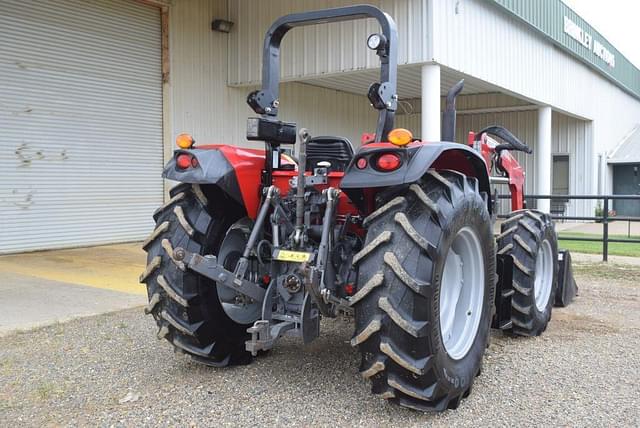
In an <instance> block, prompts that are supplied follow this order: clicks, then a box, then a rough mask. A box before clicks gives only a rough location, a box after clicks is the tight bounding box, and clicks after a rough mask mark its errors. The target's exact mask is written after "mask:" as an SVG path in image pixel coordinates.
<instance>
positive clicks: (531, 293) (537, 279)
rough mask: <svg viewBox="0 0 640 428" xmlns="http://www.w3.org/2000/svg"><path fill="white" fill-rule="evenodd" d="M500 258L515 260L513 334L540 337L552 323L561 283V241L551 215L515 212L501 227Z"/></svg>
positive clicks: (499, 237)
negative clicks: (554, 305)
mask: <svg viewBox="0 0 640 428" xmlns="http://www.w3.org/2000/svg"><path fill="white" fill-rule="evenodd" d="M500 231H501V233H500V235H498V239H497V241H498V249H499V250H498V254H506V255H511V256H512V257H513V291H514V293H513V296H512V297H511V323H512V327H511V330H507V332H508V333H510V334H512V335H517V336H539V335H540V334H542V332H543V331H545V330H546V328H547V325H548V324H549V320H550V319H551V309H552V307H553V302H554V300H555V295H556V288H557V282H558V279H557V278H558V241H557V235H556V231H555V228H554V225H553V221H552V220H551V217H550V216H549V215H548V214H544V213H542V212H540V211H534V210H519V211H514V212H512V213H511V214H510V215H509V217H508V218H507V219H506V220H505V221H504V223H502V225H501V226H500Z"/></svg>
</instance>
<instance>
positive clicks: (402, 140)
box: [140, 5, 569, 411]
mask: <svg viewBox="0 0 640 428" xmlns="http://www.w3.org/2000/svg"><path fill="white" fill-rule="evenodd" d="M362 18H375V19H376V20H377V21H378V22H379V24H380V27H381V32H380V33H379V34H378V33H376V34H372V35H371V36H369V38H368V40H367V45H368V47H369V48H370V49H373V50H374V51H375V52H376V53H377V55H378V56H379V58H380V61H381V79H380V82H376V83H373V84H372V85H371V86H370V88H369V91H368V94H367V96H368V98H369V100H370V102H371V104H372V106H373V107H374V108H375V109H377V110H378V111H379V117H378V123H377V128H376V131H375V134H369V135H368V136H367V135H365V137H364V138H363V140H364V141H363V144H362V146H361V147H360V148H359V149H358V150H357V151H355V150H354V148H353V146H352V145H351V143H350V142H349V141H348V140H347V139H345V138H341V137H315V138H312V137H311V136H310V134H309V132H308V131H307V130H305V129H301V130H300V132H297V129H296V124H294V123H287V122H282V121H279V120H277V119H276V117H277V115H278V106H279V99H278V85H279V67H280V57H279V56H280V42H281V40H282V38H283V37H284V35H285V34H286V33H287V32H288V31H289V30H290V29H292V28H294V27H298V26H303V25H311V24H320V23H325V22H329V21H342V20H349V19H362ZM263 61H264V62H263V74H262V79H263V82H262V89H261V90H258V91H255V92H252V93H251V94H249V96H248V99H247V102H248V104H249V106H250V107H251V108H252V109H253V110H254V111H255V112H256V113H257V114H258V115H259V117H252V118H249V119H248V123H247V139H249V140H258V141H263V142H264V143H265V149H264V150H253V149H245V148H240V147H234V146H229V145H198V146H195V145H194V140H193V139H192V138H191V137H190V136H189V135H186V134H182V135H180V136H179V137H178V139H177V145H178V146H179V149H178V150H176V151H175V153H174V156H173V159H172V160H170V161H169V163H168V164H167V166H166V167H165V170H164V173H163V176H164V177H165V178H168V179H171V180H174V181H178V182H181V183H182V184H179V185H178V186H176V187H174V188H173V190H171V194H170V195H171V198H170V199H169V201H168V202H167V203H166V204H165V205H164V206H162V207H161V208H159V209H158V210H157V211H156V212H155V214H154V219H155V221H156V228H155V230H154V231H153V232H152V233H151V236H149V238H148V239H147V240H146V241H145V243H144V249H145V250H146V251H147V253H148V264H147V267H146V269H145V271H144V272H143V274H142V275H141V279H140V280H141V282H144V283H146V286H147V289H148V295H149V305H148V306H147V308H146V312H147V313H150V314H152V315H153V317H154V318H155V320H156V322H157V325H158V327H159V331H158V337H160V338H165V339H167V340H168V341H169V342H170V343H172V344H173V346H174V347H175V348H176V349H178V350H180V351H182V352H184V353H186V354H189V355H190V356H191V357H192V358H193V359H195V360H197V361H200V362H202V363H204V364H207V365H210V366H215V367H223V366H228V365H234V364H246V363H249V362H250V361H251V360H252V359H253V358H254V357H255V356H257V355H258V354H260V353H261V352H262V351H267V350H269V349H270V348H272V347H273V346H274V345H275V343H276V342H277V340H278V339H279V338H280V337H282V336H283V335H288V336H295V337H299V338H300V339H301V340H302V342H303V343H309V342H311V341H312V340H314V339H315V338H316V337H318V335H319V332H320V320H321V319H322V317H336V316H338V315H339V314H346V315H353V316H354V318H355V333H354V335H353V339H352V340H351V344H352V345H353V346H356V347H357V348H358V350H359V351H360V353H361V356H362V362H361V365H360V373H361V374H362V376H363V377H364V378H365V379H369V380H370V381H371V384H372V391H373V393H374V394H379V395H381V396H382V397H383V398H385V399H388V400H390V401H393V402H395V403H398V404H400V405H402V406H406V407H411V408H414V409H418V410H423V411H442V410H445V409H447V408H455V407H457V406H458V404H459V403H460V401H461V399H462V398H464V397H466V396H467V395H468V394H469V392H470V391H471V385H472V383H473V380H474V378H475V376H477V375H478V374H479V373H480V369H481V365H482V357H483V354H484V352H485V349H486V347H487V341H488V340H489V331H490V328H491V327H494V328H498V329H501V330H503V331H505V332H507V333H509V334H513V335H522V336H536V335H539V334H541V333H542V332H543V331H544V330H545V328H546V327H547V324H548V322H549V319H550V317H551V309H552V305H553V303H554V299H555V296H556V288H557V282H558V272H559V262H558V249H557V238H556V233H555V230H554V225H553V223H552V221H551V218H550V217H549V215H547V214H545V213H542V212H539V211H534V210H528V209H525V208H524V200H523V185H524V174H523V171H522V168H521V167H520V166H519V165H518V162H517V161H516V160H515V158H514V157H513V156H512V155H511V154H510V151H513V150H521V151H525V152H527V153H530V152H531V150H530V149H529V148H528V147H527V146H526V145H525V144H523V143H522V142H520V141H519V140H518V139H517V138H516V137H515V136H513V135H512V134H511V133H510V132H509V131H507V130H506V129H504V128H501V127H495V126H494V127H489V128H486V129H484V130H482V131H480V132H477V133H470V134H469V141H468V144H459V143H455V142H453V141H455V138H454V137H455V136H454V130H455V115H456V112H455V98H456V96H457V94H458V93H459V92H460V91H461V90H462V82H460V83H458V84H457V85H456V86H455V87H454V88H452V89H451V91H449V94H448V96H447V104H446V111H445V113H444V117H443V124H442V125H443V126H442V128H443V140H444V141H443V142H427V141H418V140H415V139H414V138H413V137H412V135H411V133H410V132H409V131H407V130H405V129H394V127H393V123H394V114H395V111H396V107H397V103H398V97H397V95H396V78H397V33H396V26H395V23H394V21H393V19H392V18H391V17H390V16H389V15H387V14H386V13H384V12H382V11H381V10H379V9H377V8H375V7H373V6H368V5H360V6H350V7H344V8H337V9H328V10H320V11H313V12H306V13H296V14H292V15H287V16H284V17H282V18H279V19H278V20H277V21H276V22H275V23H274V24H273V25H272V26H271V28H270V29H269V30H268V32H267V34H266V38H265V41H264V58H263ZM490 135H493V136H494V137H497V138H499V139H500V140H501V142H500V143H498V142H497V141H496V140H494V139H492V138H491V137H490ZM298 137H299V144H298V146H297V151H296V154H295V156H294V155H293V154H288V153H291V150H290V149H285V148H284V147H286V146H289V147H293V146H294V145H295V143H296V141H297V140H298ZM367 139H368V140H369V141H367ZM492 182H500V183H507V184H508V185H509V187H510V190H511V195H512V206H513V212H512V213H511V215H510V216H509V217H508V218H507V219H506V221H504V223H502V232H501V233H500V234H499V235H498V236H497V237H494V233H493V227H494V220H495V218H496V203H497V197H496V196H495V194H494V193H495V192H494V193H492V191H491V183H492ZM562 264H563V265H564V266H568V265H569V262H568V253H565V258H564V261H563V263H562ZM565 270H567V269H563V272H564V271H565Z"/></svg>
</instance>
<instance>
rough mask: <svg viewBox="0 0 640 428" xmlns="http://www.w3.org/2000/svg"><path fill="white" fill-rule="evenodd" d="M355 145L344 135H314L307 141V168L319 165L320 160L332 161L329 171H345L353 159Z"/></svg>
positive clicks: (308, 169) (310, 169) (311, 168)
mask: <svg viewBox="0 0 640 428" xmlns="http://www.w3.org/2000/svg"><path fill="white" fill-rule="evenodd" d="M353 153H354V150H353V145H352V144H351V141H349V140H347V139H346V138H344V137H314V138H312V139H310V140H309V141H308V142H307V165H306V170H307V171H312V170H313V169H314V168H317V167H318V162H322V161H328V162H331V167H329V171H330V172H331V171H344V170H345V169H346V168H347V165H349V162H351V159H353Z"/></svg>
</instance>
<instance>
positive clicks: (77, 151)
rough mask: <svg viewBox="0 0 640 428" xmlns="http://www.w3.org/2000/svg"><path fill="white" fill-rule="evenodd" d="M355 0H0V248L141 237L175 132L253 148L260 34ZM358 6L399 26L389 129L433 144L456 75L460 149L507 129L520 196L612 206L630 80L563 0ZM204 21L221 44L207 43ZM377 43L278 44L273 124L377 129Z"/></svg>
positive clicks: (351, 38) (302, 38)
mask: <svg viewBox="0 0 640 428" xmlns="http://www.w3.org/2000/svg"><path fill="white" fill-rule="evenodd" d="M361 2H362V0H359V1H353V0H325V1H316V0H268V1H267V0H94V1H92V2H85V1H82V0H56V1H54V0H42V1H35V0H28V1H19V0H2V1H1V2H0V22H3V23H4V24H5V25H2V26H0V130H2V132H1V133H0V160H1V161H2V168H1V169H0V252H2V253H5V252H15V251H24V250H34V249H45V248H57V247H65V246H81V245H88V244H98V243H108V242H118V241H127V240H137V239H141V238H143V237H144V236H145V234H146V233H147V232H148V230H150V229H151V227H152V225H151V220H150V214H151V213H152V212H153V210H154V209H155V207H156V206H157V205H159V204H160V203H161V201H162V198H163V188H162V186H163V184H162V179H161V178H160V172H161V169H162V164H163V159H167V158H168V156H170V155H171V152H172V150H173V147H174V143H173V141H174V138H175V136H176V135H177V134H179V133H181V132H189V133H191V134H192V135H194V137H195V139H196V140H197V141H198V142H215V143H229V144H239V145H246V146H250V145H251V144H250V143H249V142H247V141H246V140H245V138H244V133H245V120H246V117H247V116H248V115H250V114H251V113H252V112H251V110H250V109H249V108H248V106H247V105H246V103H245V98H246V94H247V93H248V92H249V91H250V90H251V89H252V88H254V87H256V85H257V84H258V83H259V81H260V76H261V75H260V73H261V69H260V63H261V46H262V37H263V35H264V32H265V31H266V29H267V28H268V26H269V25H270V23H271V22H272V21H273V20H274V19H275V18H277V17H278V16H280V15H284V14H287V13H291V12H297V11H302V10H311V9H317V8H324V7H334V6H342V5H348V4H356V3H361ZM368 3H372V4H374V5H376V6H379V7H381V8H382V9H383V10H385V11H387V12H388V13H389V14H391V15H392V16H393V17H394V19H395V20H396V22H397V24H398V29H399V33H400V34H399V39H400V40H399V41H400V51H399V59H400V64H401V65H400V70H399V81H398V87H399V89H398V92H399V94H398V95H399V97H400V100H401V101H402V102H401V103H400V104H401V109H400V111H399V112H398V115H397V120H396V124H397V126H402V127H406V128H408V129H410V130H412V131H413V133H414V135H416V136H420V137H422V138H423V139H426V140H439V138H440V111H441V109H442V99H441V97H442V95H443V94H444V93H445V92H446V90H447V89H448V88H449V86H451V85H453V84H454V83H455V82H456V81H457V80H459V79H461V78H464V79H465V90H464V92H463V95H462V96H461V97H460V99H459V102H458V107H459V113H460V116H459V118H458V124H457V136H458V140H459V141H460V142H463V141H464V139H465V138H466V133H467V132H468V131H470V130H478V129H479V128H481V127H483V126H485V125H488V124H499V125H504V126H507V127H508V128H510V129H511V130H512V131H513V132H514V133H515V134H516V135H518V136H520V137H521V138H522V139H523V140H524V141H525V142H527V143H528V144H529V145H531V146H532V147H533V149H534V154H533V155H520V154H518V157H519V158H520V160H521V161H522V162H523V163H524V164H525V165H526V170H527V173H528V185H527V192H536V193H551V192H555V193H565V192H569V193H574V194H588V193H598V192H600V193H606V192H611V191H613V190H615V189H616V185H615V184H614V182H615V181H616V174H618V175H617V176H618V177H621V176H622V175H624V174H631V176H633V174H634V171H636V172H637V169H638V168H637V166H638V165H640V159H638V158H637V156H636V157H633V158H625V159H627V160H628V162H627V161H620V156H621V153H627V152H632V153H638V151H639V150H640V142H637V141H640V137H639V135H640V134H639V133H638V131H637V129H638V128H637V127H638V124H639V123H640V71H639V70H638V69H637V68H635V67H634V66H633V65H632V64H631V63H630V62H629V61H628V60H627V59H626V58H625V57H624V56H623V55H622V54H621V53H620V52H619V51H617V50H616V48H615V47H614V46H612V45H611V44H610V43H609V42H608V41H607V40H606V39H605V38H604V37H602V36H601V35H600V34H599V33H598V32H597V31H596V30H595V29H593V28H592V27H591V26H590V25H589V24H588V23H587V22H585V21H584V20H583V19H582V18H580V16H578V15H577V14H576V13H575V12H573V11H572V10H571V9H570V8H568V7H567V6H566V5H564V3H562V2H561V1H560V0H543V1H537V2H530V1H527V0H395V1H392V0H368ZM214 19H223V20H226V21H229V22H232V23H233V26H232V28H231V30H230V32H228V33H224V32H218V31H212V21H213V20H214ZM377 30H378V29H377V28H376V24H375V23H374V22H373V21H368V20H367V21H358V22H344V23H335V24H327V25H325V26H316V27H307V28H301V29H296V30H295V31H292V32H290V33H289V34H288V35H287V36H286V38H285V40H284V42H283V53H282V59H283V64H282V75H283V81H284V82H285V83H283V84H282V88H281V100H280V101H281V103H280V106H281V107H280V117H282V118H283V119H285V120H290V121H296V122H297V123H298V124H299V125H300V126H304V127H306V128H309V129H310V130H311V132H312V133H314V134H316V135H320V134H325V135H326V134H333V135H341V136H345V137H347V138H349V139H351V140H352V141H353V142H354V143H356V144H357V143H358V142H359V140H360V134H361V133H362V132H371V130H372V128H373V126H374V124H375V115H374V112H373V111H372V109H371V108H370V107H369V105H368V101H367V99H366V97H365V96H364V94H365V93H366V89H367V88H368V85H369V84H370V83H371V82H373V81H375V80H376V71H377V70H376V67H377V64H378V62H377V58H376V57H375V55H374V54H373V53H372V52H371V51H369V50H367V49H366V47H365V40H366V38H367V36H368V35H369V34H370V33H373V32H376V31H377ZM634 130H635V131H634ZM634 132H635V133H634ZM634 150H635V151H634ZM629 159H630V160H629ZM634 168H636V169H635V170H634ZM627 170H628V171H627ZM616 171H619V172H616ZM621 174H622V175H621ZM618 181H628V180H623V179H618ZM165 190H166V189H165ZM632 190H634V189H630V190H629V189H625V192H626V191H632ZM636 191H640V187H639V188H638V189H636ZM538 208H541V209H544V210H549V209H551V208H552V207H551V206H550V205H549V204H548V203H544V202H539V204H538ZM560 208H561V209H562V210H564V211H565V212H566V213H567V214H592V213H593V209H594V206H593V203H592V202H590V201H571V202H568V203H566V204H564V205H563V206H562V207H560ZM632 208H634V207H632ZM554 209H558V207H554Z"/></svg>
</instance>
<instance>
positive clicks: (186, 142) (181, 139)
mask: <svg viewBox="0 0 640 428" xmlns="http://www.w3.org/2000/svg"><path fill="white" fill-rule="evenodd" d="M193 143H195V140H194V139H193V137H192V136H191V135H189V134H180V135H178V136H177V137H176V146H178V147H180V148H181V149H190V148H191V146H193Z"/></svg>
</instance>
